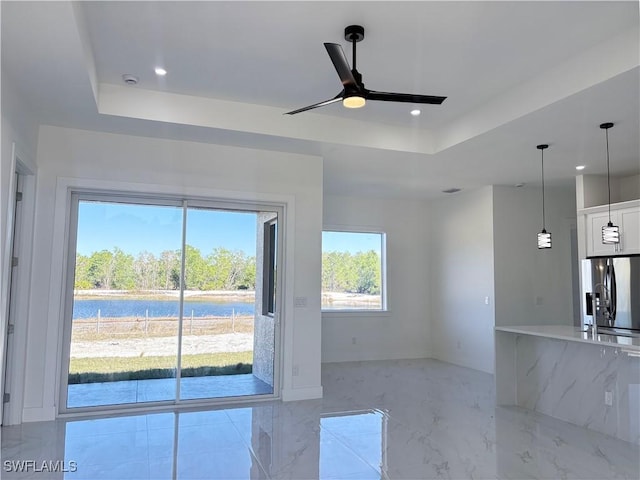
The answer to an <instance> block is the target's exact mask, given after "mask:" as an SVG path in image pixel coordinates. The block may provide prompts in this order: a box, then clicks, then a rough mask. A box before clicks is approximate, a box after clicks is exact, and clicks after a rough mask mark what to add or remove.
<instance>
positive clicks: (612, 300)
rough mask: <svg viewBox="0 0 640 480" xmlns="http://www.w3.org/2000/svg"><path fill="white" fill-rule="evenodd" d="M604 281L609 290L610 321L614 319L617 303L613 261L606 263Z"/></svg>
mask: <svg viewBox="0 0 640 480" xmlns="http://www.w3.org/2000/svg"><path fill="white" fill-rule="evenodd" d="M605 283H606V284H607V288H608V290H609V312H610V315H611V321H612V322H611V323H612V325H613V322H614V321H615V319H616V305H617V303H618V299H617V297H618V294H617V293H618V292H617V288H616V269H615V268H614V267H613V261H612V262H611V263H610V264H608V265H607V271H606V277H605Z"/></svg>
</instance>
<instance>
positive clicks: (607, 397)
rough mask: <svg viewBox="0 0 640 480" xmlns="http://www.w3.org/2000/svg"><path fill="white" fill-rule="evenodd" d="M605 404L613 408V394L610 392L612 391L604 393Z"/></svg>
mask: <svg viewBox="0 0 640 480" xmlns="http://www.w3.org/2000/svg"><path fill="white" fill-rule="evenodd" d="M604 404H605V405H606V406H607V407H611V406H613V392H610V391H606V392H604Z"/></svg>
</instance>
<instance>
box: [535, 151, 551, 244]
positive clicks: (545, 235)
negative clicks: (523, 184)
mask: <svg viewBox="0 0 640 480" xmlns="http://www.w3.org/2000/svg"><path fill="white" fill-rule="evenodd" d="M536 148H537V149H538V150H540V155H541V157H542V231H541V232H540V233H539V234H538V248H539V249H544V248H551V233H550V232H547V229H546V226H545V218H544V150H545V149H546V148H549V145H538V146H537V147H536Z"/></svg>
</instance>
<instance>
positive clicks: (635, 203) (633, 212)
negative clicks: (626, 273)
mask: <svg viewBox="0 0 640 480" xmlns="http://www.w3.org/2000/svg"><path fill="white" fill-rule="evenodd" d="M611 202H612V203H611V221H612V222H613V224H614V225H617V226H618V227H620V243H619V244H617V245H607V244H604V243H602V227H603V226H605V225H606V224H607V222H608V221H609V213H608V210H609V208H608V189H607V177H606V175H581V176H578V177H577V178H576V206H577V210H578V212H577V214H578V241H579V250H580V256H581V257H582V258H585V257H600V256H608V255H633V254H640V175H628V176H625V177H612V178H611Z"/></svg>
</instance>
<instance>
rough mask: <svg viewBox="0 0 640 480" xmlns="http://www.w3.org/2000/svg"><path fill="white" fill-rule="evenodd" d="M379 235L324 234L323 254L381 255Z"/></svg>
mask: <svg viewBox="0 0 640 480" xmlns="http://www.w3.org/2000/svg"><path fill="white" fill-rule="evenodd" d="M380 242H381V240H380V234H379V233H351V232H322V251H323V252H350V253H358V252H368V251H369V250H374V251H375V252H378V254H380V250H381V244H380Z"/></svg>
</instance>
